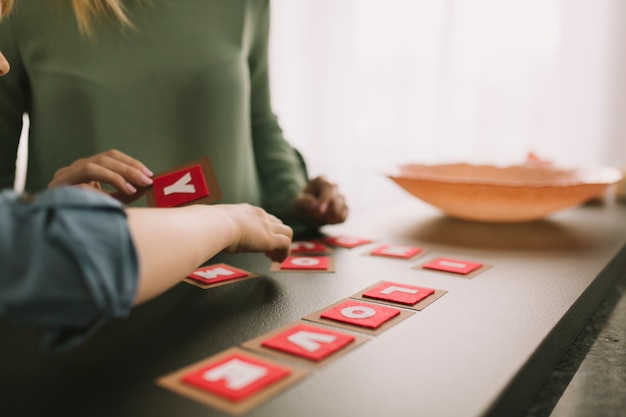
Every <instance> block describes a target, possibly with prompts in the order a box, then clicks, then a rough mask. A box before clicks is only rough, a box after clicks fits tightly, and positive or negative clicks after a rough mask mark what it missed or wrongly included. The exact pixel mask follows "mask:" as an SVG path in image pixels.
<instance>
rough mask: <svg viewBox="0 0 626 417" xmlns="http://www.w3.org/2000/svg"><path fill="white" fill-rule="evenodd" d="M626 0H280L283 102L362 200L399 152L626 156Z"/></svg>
mask: <svg viewBox="0 0 626 417" xmlns="http://www.w3.org/2000/svg"><path fill="white" fill-rule="evenodd" d="M625 23H626V2H624V1H623V0H272V32H271V51H270V52H271V57H270V62H271V68H270V70H271V76H272V80H271V81H272V94H273V101H274V108H275V110H276V112H277V113H278V116H279V119H280V122H281V124H282V126H283V129H284V130H285V134H286V136H287V138H288V139H289V140H290V141H291V142H292V143H293V144H294V145H295V146H296V147H298V148H299V149H300V150H301V151H302V152H303V153H304V155H305V157H306V159H307V161H308V163H309V165H310V169H311V173H312V175H317V174H322V173H323V174H326V175H327V176H329V177H330V178H331V179H333V180H335V181H337V182H338V183H339V184H340V186H341V188H342V190H343V191H344V192H345V193H346V194H347V195H348V198H349V201H350V202H351V204H352V205H353V206H360V207H368V206H373V205H375V204H376V203H377V192H378V191H379V190H380V189H381V188H380V187H393V186H394V185H393V184H390V183H389V182H387V181H388V180H386V179H385V178H384V177H383V176H382V175H381V174H380V170H381V168H385V167H388V166H393V165H397V164H400V163H407V162H417V163H435V162H450V161H453V162H457V161H467V162H476V163H479V162H480V163H495V164H509V163H518V162H522V161H523V160H524V159H525V157H526V155H527V153H528V152H534V153H535V154H537V155H538V156H539V157H541V158H544V159H548V160H552V161H553V162H555V163H557V164H558V165H560V166H565V167H573V166H582V165H605V164H611V163H614V162H615V161H618V160H622V161H624V160H626V144H625V143H624V139H623V138H622V135H623V134H624V132H625V131H626V121H624V120H623V119H624V118H622V114H623V112H624V109H625V105H626V82H625V81H626V73H625V71H626V68H625V64H626V54H625V52H626V49H625V48H626V29H624V24H625Z"/></svg>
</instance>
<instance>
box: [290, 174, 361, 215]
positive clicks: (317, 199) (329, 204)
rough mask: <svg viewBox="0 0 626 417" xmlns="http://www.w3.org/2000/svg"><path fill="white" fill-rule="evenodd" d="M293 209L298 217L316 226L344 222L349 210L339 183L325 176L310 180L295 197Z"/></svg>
mask: <svg viewBox="0 0 626 417" xmlns="http://www.w3.org/2000/svg"><path fill="white" fill-rule="evenodd" d="M292 210H293V213H294V214H295V215H296V217H297V218H298V219H300V220H301V221H303V222H305V223H306V224H310V225H315V226H323V225H325V224H337V223H343V222H344V221H345V220H346V218H347V217H348V211H349V210H348V206H347V205H346V201H345V198H344V196H343V195H342V194H341V193H340V192H339V188H338V187H337V185H336V184H334V183H332V182H330V181H328V180H327V179H326V178H324V177H317V178H315V179H312V180H311V181H309V183H308V184H307V186H306V187H305V188H304V189H303V190H302V191H301V192H300V193H299V194H298V195H297V196H296V198H295V199H294V201H293V203H292Z"/></svg>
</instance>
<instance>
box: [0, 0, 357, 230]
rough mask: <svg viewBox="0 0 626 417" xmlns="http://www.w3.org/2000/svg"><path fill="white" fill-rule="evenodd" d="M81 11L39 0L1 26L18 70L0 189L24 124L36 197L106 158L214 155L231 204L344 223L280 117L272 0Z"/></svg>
mask: <svg viewBox="0 0 626 417" xmlns="http://www.w3.org/2000/svg"><path fill="white" fill-rule="evenodd" d="M73 4H74V5H75V6H78V7H75V11H72V9H71V7H70V2H69V0H65V1H60V2H51V1H49V0H30V1H28V2H23V3H21V4H20V10H19V13H16V14H14V15H13V16H11V18H10V19H7V21H6V22H5V23H3V24H0V48H1V49H4V50H5V53H7V54H8V56H9V58H11V60H12V64H13V67H14V68H13V73H14V76H13V77H12V78H11V80H5V81H4V82H0V106H2V105H3V103H11V106H10V107H9V108H8V109H6V111H3V112H2V114H0V186H2V185H4V186H10V185H11V184H12V181H13V179H14V172H15V155H16V149H17V143H18V140H19V135H20V131H21V127H22V115H23V113H28V114H29V115H30V126H31V130H30V136H29V163H28V173H27V182H26V189H27V190H38V189H41V188H43V187H45V186H46V184H47V183H48V181H50V178H51V177H52V176H53V175H54V173H55V171H56V169H57V168H58V167H60V166H65V165H68V164H69V163H70V162H71V161H74V160H77V159H79V158H83V157H84V156H85V155H94V154H100V153H102V152H104V151H107V150H109V149H120V150H122V151H123V152H124V153H126V154H129V155H133V156H134V157H136V158H137V159H138V160H140V161H141V162H143V163H144V164H146V165H148V166H150V167H153V168H155V169H158V170H160V171H161V170H165V169H169V168H171V167H173V166H178V165H181V164H182V163H185V162H187V161H191V160H195V159H197V158H198V157H200V156H209V157H210V158H211V159H212V162H213V166H214V169H215V171H216V175H217V178H218V181H219V183H220V188H221V190H222V194H223V199H222V201H223V202H225V203H241V202H247V203H250V204H253V205H259V206H262V207H264V208H265V209H266V210H268V211H269V212H270V213H273V214H275V215H277V216H278V217H280V218H281V219H283V220H284V221H286V222H288V223H290V224H294V225H295V224H303V223H304V224H309V225H323V224H332V223H340V222H342V221H344V220H345V219H346V216H347V215H348V208H347V206H346V204H345V201H344V198H343V196H342V195H341V193H339V191H338V190H337V186H336V185H335V184H333V183H331V182H329V181H327V180H326V179H324V178H323V177H319V178H316V179H313V180H309V179H308V178H307V173H306V168H305V165H304V163H303V160H302V158H301V157H300V155H299V154H298V152H297V151H296V150H295V149H294V148H293V147H292V146H291V145H290V144H289V143H288V142H287V141H286V140H285V138H284V137H283V134H282V131H281V128H280V126H279V125H278V122H277V118H276V116H275V115H274V113H273V112H272V108H271V103H270V88H269V76H268V74H269V71H268V34H269V3H268V1H267V0H236V1H232V0H205V1H196V0H155V1H150V2H143V1H139V0H129V1H124V2H122V1H119V0H82V1H80V0H74V1H73ZM76 17H78V22H79V24H78V25H76V23H75V19H76ZM103 17H104V19H103ZM112 21H113V22H112ZM3 110H4V109H3ZM75 168H76V169H81V167H80V166H78V167H75ZM64 181H66V179H65V178H60V179H59V178H55V182H54V184H56V183H58V182H64ZM54 184H53V185H54ZM133 186H134V187H137V186H141V184H133ZM122 191H123V190H122Z"/></svg>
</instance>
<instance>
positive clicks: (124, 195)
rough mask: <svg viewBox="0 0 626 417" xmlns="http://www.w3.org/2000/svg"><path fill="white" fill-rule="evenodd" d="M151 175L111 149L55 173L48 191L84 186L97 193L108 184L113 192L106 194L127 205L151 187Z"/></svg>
mask: <svg viewBox="0 0 626 417" xmlns="http://www.w3.org/2000/svg"><path fill="white" fill-rule="evenodd" d="M152 175H153V174H152V172H151V171H150V170H149V169H148V168H146V166H145V165H144V164H142V163H141V162H139V161H138V160H136V159H134V158H132V157H130V156H128V155H126V154H125V153H123V152H120V151H118V150H116V149H112V150H109V151H106V152H102V153H99V154H96V155H93V156H90V157H88V158H82V159H78V160H76V161H74V162H73V163H72V164H71V165H69V166H66V167H63V168H61V169H59V170H58V171H57V172H55V174H54V177H53V178H52V181H51V182H50V183H49V184H48V188H54V187H59V186H62V185H88V186H90V187H92V188H95V189H96V190H98V191H101V192H106V191H104V190H103V189H102V184H108V185H111V186H112V187H113V188H115V189H116V191H113V192H106V193H107V194H110V195H111V196H112V197H114V198H116V199H117V200H119V201H121V202H122V203H126V204H127V203H130V202H132V201H134V200H136V199H137V198H139V197H141V196H142V194H143V190H144V189H145V188H146V187H148V186H150V185H152V179H151V178H150V177H151V176H152Z"/></svg>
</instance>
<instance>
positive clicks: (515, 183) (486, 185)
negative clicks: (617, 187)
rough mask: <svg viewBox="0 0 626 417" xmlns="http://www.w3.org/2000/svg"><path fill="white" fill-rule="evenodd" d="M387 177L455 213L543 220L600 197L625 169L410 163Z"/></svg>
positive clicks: (476, 217) (488, 218)
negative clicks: (554, 213)
mask: <svg viewBox="0 0 626 417" xmlns="http://www.w3.org/2000/svg"><path fill="white" fill-rule="evenodd" d="M388 176H389V178H391V179H392V180H393V181H395V182H396V183H397V184H398V185H400V186H401V187H402V188H404V189H405V190H406V191H407V192H409V193H411V194H412V195H414V196H415V197H417V198H419V199H420V200H423V201H425V202H427V203H429V204H432V205H434V206H436V207H438V208H439V209H441V210H442V211H443V212H445V213H446V214H448V215H449V216H451V217H456V218H459V219H464V220H472V221H481V222H491V223H493V222H495V223H512V222H527V221H533V220H539V219H542V218H544V217H546V216H548V215H549V214H551V213H553V212H555V211H558V210H562V209H565V208H569V207H574V206H577V205H580V204H582V203H584V202H586V201H588V200H590V199H592V198H595V197H599V196H601V195H602V194H603V193H604V191H605V189H606V188H607V187H608V186H609V185H611V184H614V183H617V182H618V181H620V180H621V178H622V173H621V172H620V171H619V170H618V169H616V168H611V167H600V168H589V169H575V170H563V169H556V168H554V167H553V166H551V165H549V164H548V165H542V164H529V165H514V166H508V167H497V166H493V165H471V164H442V165H420V164H410V165H402V166H400V167H399V168H398V169H397V170H395V171H394V172H392V173H388Z"/></svg>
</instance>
